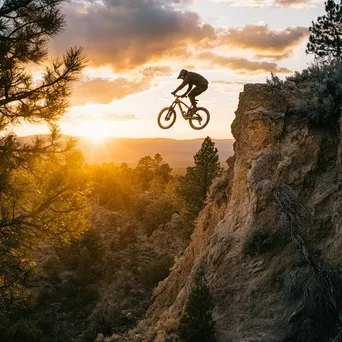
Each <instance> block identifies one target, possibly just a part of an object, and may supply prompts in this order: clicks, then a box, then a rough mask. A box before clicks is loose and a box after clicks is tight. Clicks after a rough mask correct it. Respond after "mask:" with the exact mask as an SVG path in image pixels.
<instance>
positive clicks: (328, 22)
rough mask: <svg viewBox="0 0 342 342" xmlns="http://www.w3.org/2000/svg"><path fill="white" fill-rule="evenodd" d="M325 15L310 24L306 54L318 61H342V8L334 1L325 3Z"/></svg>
mask: <svg viewBox="0 0 342 342" xmlns="http://www.w3.org/2000/svg"><path fill="white" fill-rule="evenodd" d="M325 12H326V14H325V15H323V16H320V17H318V18H317V22H316V23H314V22H312V26H311V27H310V28H309V29H310V32H311V34H310V37H309V42H308V44H307V50H306V52H307V53H312V54H314V55H315V56H316V57H318V58H320V59H323V60H324V59H328V60H331V59H337V60H341V59H342V55H341V52H342V7H341V5H339V4H336V3H335V1H334V0H328V1H327V2H326V3H325Z"/></svg>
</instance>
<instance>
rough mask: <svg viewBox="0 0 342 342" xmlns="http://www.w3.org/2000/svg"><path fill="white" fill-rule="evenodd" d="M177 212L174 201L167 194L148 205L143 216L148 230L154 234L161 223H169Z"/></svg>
mask: <svg viewBox="0 0 342 342" xmlns="http://www.w3.org/2000/svg"><path fill="white" fill-rule="evenodd" d="M175 212H176V209H175V208H174V205H173V203H172V201H171V200H170V199H169V198H168V197H166V196H162V197H160V198H158V199H157V200H155V201H153V202H151V204H149V205H148V206H147V207H146V213H145V215H144V216H143V222H144V225H145V230H146V232H147V233H148V234H152V233H153V231H154V230H156V229H157V228H158V227H159V226H160V225H161V224H166V223H168V222H169V221H170V219H171V216H172V215H173V214H174V213H175Z"/></svg>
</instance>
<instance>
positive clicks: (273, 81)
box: [266, 72, 284, 89]
mask: <svg viewBox="0 0 342 342" xmlns="http://www.w3.org/2000/svg"><path fill="white" fill-rule="evenodd" d="M266 83H267V84H268V85H269V86H270V87H272V88H277V89H280V88H281V87H282V86H283V85H284V81H282V80H281V79H280V78H279V77H278V76H277V75H275V74H273V72H271V78H266Z"/></svg>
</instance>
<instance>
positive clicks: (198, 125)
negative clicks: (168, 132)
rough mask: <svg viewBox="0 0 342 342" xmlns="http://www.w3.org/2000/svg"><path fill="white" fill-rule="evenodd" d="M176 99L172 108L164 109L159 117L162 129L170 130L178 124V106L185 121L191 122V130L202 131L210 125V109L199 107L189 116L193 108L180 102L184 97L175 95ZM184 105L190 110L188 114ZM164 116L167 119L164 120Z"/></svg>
mask: <svg viewBox="0 0 342 342" xmlns="http://www.w3.org/2000/svg"><path fill="white" fill-rule="evenodd" d="M175 97H176V99H175V100H174V102H173V103H172V105H171V106H170V107H165V108H163V109H162V110H161V112H160V113H159V115H158V125H159V127H160V128H162V129H169V128H171V127H172V126H173V124H174V123H175V122H176V118H177V115H176V110H175V107H176V105H178V107H179V110H180V112H181V113H182V116H183V118H184V119H185V120H189V124H190V126H191V128H193V129H195V130H200V129H203V128H204V127H206V126H207V125H208V123H209V120H210V113H209V111H208V109H206V108H204V107H198V108H197V109H196V111H195V112H194V113H192V114H191V115H190V116H189V113H190V111H191V110H192V107H189V106H188V105H187V104H186V103H184V102H183V101H182V100H180V97H182V95H175ZM196 102H197V100H196ZM182 105H184V106H185V107H186V108H187V109H188V111H187V112H185V110H183V107H182ZM164 115H165V118H164ZM187 116H189V117H187Z"/></svg>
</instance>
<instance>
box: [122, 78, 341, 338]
mask: <svg viewBox="0 0 342 342" xmlns="http://www.w3.org/2000/svg"><path fill="white" fill-rule="evenodd" d="M306 91H307V92H308V91H312V89H310V88H309V87H305V88H304V87H303V86H299V87H297V86H296V84H295V83H294V82H287V84H286V89H285V90H284V91H283V90H280V89H279V88H276V87H273V86H270V85H266V84H253V85H252V84H249V85H246V86H245V88H244V92H243V93H241V94H240V102H239V106H238V109H237V111H236V118H235V120H234V122H233V124H232V132H233V135H234V137H235V139H236V144H235V145H234V152H235V154H234V156H233V157H232V158H230V159H229V161H228V164H229V186H228V188H227V189H226V190H224V192H225V196H226V201H225V203H222V204H217V203H215V201H209V203H208V205H207V206H206V208H205V209H204V210H203V211H202V213H201V214H200V216H199V218H198V220H197V226H196V228H195V231H194V233H193V235H192V237H191V242H190V245H189V246H188V248H187V249H186V251H185V253H184V255H183V256H182V258H181V259H180V260H179V261H178V262H177V264H176V265H175V267H174V268H173V270H172V272H171V273H170V275H169V277H168V278H167V279H166V280H164V281H163V282H161V283H160V284H159V286H158V287H157V288H156V290H155V292H154V302H153V304H152V306H151V307H150V309H149V311H148V313H147V315H146V319H145V320H144V321H143V322H141V323H140V325H139V326H138V328H137V329H135V330H134V331H132V332H131V333H130V334H129V335H128V336H127V337H126V338H124V339H123V340H124V341H130V342H133V341H153V342H162V341H176V340H177V338H176V331H177V325H178V322H179V318H180V316H181V314H182V312H183V310H184V308H185V304H186V302H187V298H188V294H189V292H190V289H191V287H192V286H193V283H192V282H193V277H194V274H195V271H196V269H197V268H198V267H199V265H202V267H204V269H205V273H206V278H207V280H208V283H209V287H210V292H211V295H212V297H213V302H214V310H213V318H214V320H215V323H216V338H217V341H218V342H247V341H249V342H252V341H259V342H260V341H262V342H271V341H278V342H279V341H284V342H285V341H302V342H304V341H305V342H308V341H315V342H324V341H340V338H341V334H340V330H339V328H338V327H339V326H340V325H341V318H339V317H341V311H340V308H341V302H342V300H341V293H342V292H341V285H340V284H341V277H340V274H339V272H340V267H341V261H342V260H341V253H340V251H341V248H342V239H341V222H342V216H341V215H342V212H341V200H342V193H341V174H342V169H341V157H342V156H341V151H342V149H341V146H342V145H341V140H340V136H341V126H340V127H339V128H338V129H337V126H338V125H331V124H329V125H323V124H320V125H317V124H312V122H310V120H309V119H308V118H307V117H305V116H304V115H303V114H300V115H298V111H297V112H296V111H294V110H292V109H293V108H297V107H296V106H297V103H296V101H298V99H299V98H305V97H303V94H305V92H306ZM299 96H300V97H299ZM116 340H120V339H116Z"/></svg>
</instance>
